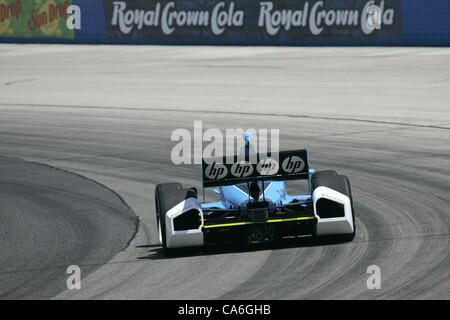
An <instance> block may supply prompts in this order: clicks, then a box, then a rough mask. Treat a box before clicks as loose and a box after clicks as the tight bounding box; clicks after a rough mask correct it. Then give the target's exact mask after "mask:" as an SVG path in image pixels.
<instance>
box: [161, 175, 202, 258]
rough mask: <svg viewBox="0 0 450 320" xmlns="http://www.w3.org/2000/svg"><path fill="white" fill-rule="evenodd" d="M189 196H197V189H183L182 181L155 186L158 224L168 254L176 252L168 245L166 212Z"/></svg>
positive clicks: (163, 246)
mask: <svg viewBox="0 0 450 320" xmlns="http://www.w3.org/2000/svg"><path fill="white" fill-rule="evenodd" d="M187 198H197V190H195V188H191V189H183V187H182V185H181V184H180V183H163V184H158V185H157V186H156V188H155V206H156V224H157V228H158V235H159V237H160V244H161V246H162V249H163V253H164V255H166V256H169V255H171V254H173V253H174V249H170V248H168V247H167V237H166V213H167V211H169V210H170V209H171V208H173V207H174V206H175V205H177V204H179V203H180V202H182V201H184V200H186V199H187Z"/></svg>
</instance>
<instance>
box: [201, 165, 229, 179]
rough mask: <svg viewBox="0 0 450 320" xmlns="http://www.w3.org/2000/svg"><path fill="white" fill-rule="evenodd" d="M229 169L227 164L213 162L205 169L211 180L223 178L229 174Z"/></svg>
mask: <svg viewBox="0 0 450 320" xmlns="http://www.w3.org/2000/svg"><path fill="white" fill-rule="evenodd" d="M227 174H228V169H227V167H226V166H225V165H223V164H220V163H216V162H213V163H212V164H211V165H209V166H208V167H207V168H206V169H205V176H206V177H207V178H208V179H211V180H219V179H223V178H225V177H226V176H227Z"/></svg>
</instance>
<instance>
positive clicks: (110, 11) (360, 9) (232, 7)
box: [103, 0, 402, 43]
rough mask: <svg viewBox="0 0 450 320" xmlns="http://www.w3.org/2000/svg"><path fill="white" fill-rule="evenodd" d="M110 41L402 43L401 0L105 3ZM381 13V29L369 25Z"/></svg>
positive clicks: (118, 0)
mask: <svg viewBox="0 0 450 320" xmlns="http://www.w3.org/2000/svg"><path fill="white" fill-rule="evenodd" d="M103 4H104V10H105V23H106V29H107V37H108V38H109V39H135V40H163V41H164V40H176V41H188V40H193V39H195V40H196V41H199V42H201V41H205V42H209V41H223V40H229V41H242V42H244V41H250V42H252V41H260V42H274V43H277V42H280V41H281V42H291V43H295V42H299V41H304V40H308V41H310V40H376V39H384V40H389V39H391V40H398V39H401V38H402V21H401V20H402V19H401V3H400V0H392V1H384V0H381V1H372V0H371V1H368V0H335V1H313V0H309V1H302V0H278V1H230V0H227V1H221V0H211V1H200V0H177V1H164V0H161V1H141V0H114V1H111V0H104V1H103ZM373 4H376V5H377V6H379V8H380V9H381V14H380V16H381V29H380V30H375V29H374V28H370V27H369V26H368V24H367V20H368V12H369V10H368V9H369V7H370V6H371V5H373Z"/></svg>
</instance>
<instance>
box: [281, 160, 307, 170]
mask: <svg viewBox="0 0 450 320" xmlns="http://www.w3.org/2000/svg"><path fill="white" fill-rule="evenodd" d="M281 167H282V168H283V170H284V172H286V173H299V172H301V171H302V170H303V169H304V168H305V162H304V161H303V159H302V158H300V157H297V156H290V157H287V158H286V159H284V161H283V164H282V165H281Z"/></svg>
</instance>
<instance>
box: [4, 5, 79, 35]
mask: <svg viewBox="0 0 450 320" xmlns="http://www.w3.org/2000/svg"><path fill="white" fill-rule="evenodd" d="M71 4H72V1H71V0H0V37H14V38H42V37H54V38H61V39H73V38H74V32H73V30H69V29H68V28H67V27H66V18H67V8H68V7H69V6H70V5H71Z"/></svg>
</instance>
